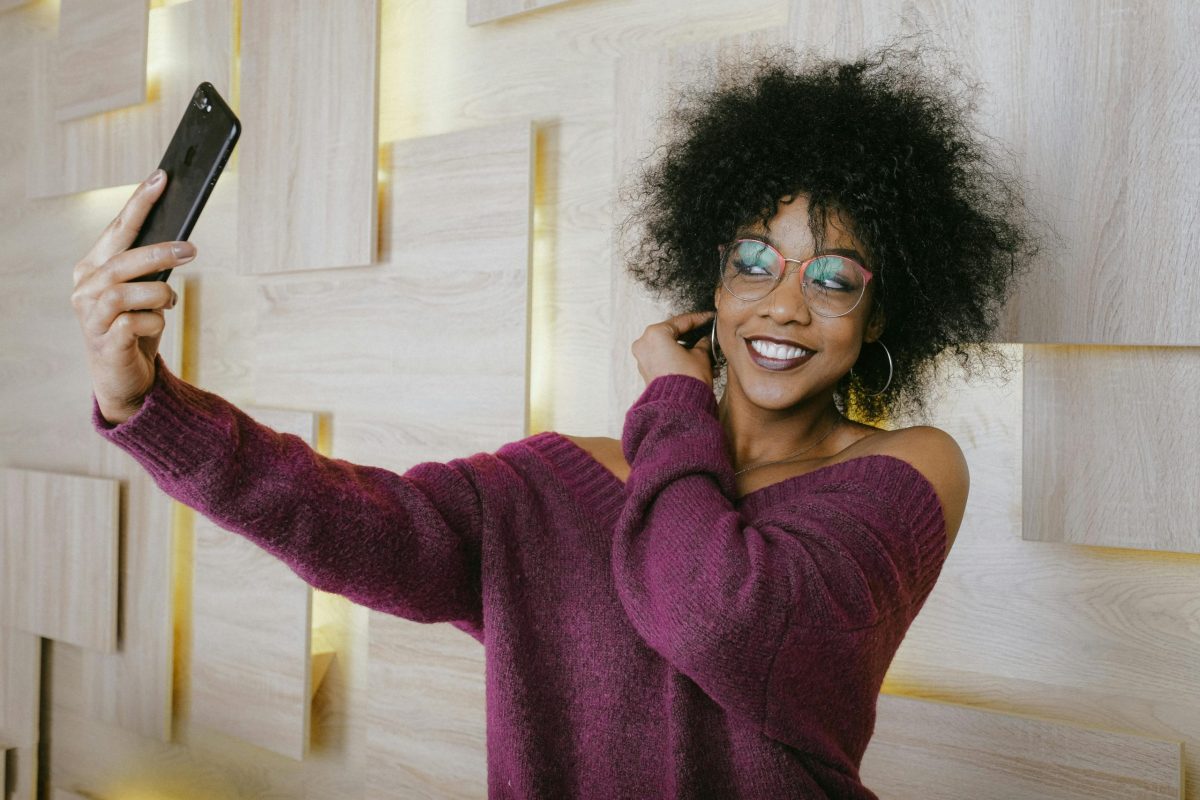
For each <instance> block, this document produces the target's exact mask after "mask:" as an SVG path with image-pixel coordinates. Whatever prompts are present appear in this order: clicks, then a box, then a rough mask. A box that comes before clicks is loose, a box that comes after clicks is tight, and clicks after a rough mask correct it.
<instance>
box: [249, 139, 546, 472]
mask: <svg viewBox="0 0 1200 800" xmlns="http://www.w3.org/2000/svg"><path fill="white" fill-rule="evenodd" d="M385 155H386V157H387V163H389V164H390V173H389V179H388V183H387V187H388V192H387V193H386V195H385V197H386V201H385V202H386V212H385V213H386V215H387V216H386V218H385V219H386V220H387V222H386V223H385V229H384V230H383V231H382V235H381V237H380V238H381V243H382V247H383V252H382V255H381V258H382V261H383V264H382V265H381V266H380V267H376V268H371V269H370V270H365V271H362V272H355V273H351V272H345V271H341V272H339V273H337V275H336V279H335V278H334V277H330V278H328V279H325V280H313V279H311V278H309V279H306V280H300V279H299V278H296V279H292V280H287V281H285V280H281V279H278V280H272V281H271V282H270V283H264V284H263V285H262V287H261V290H260V302H259V307H258V309H257V313H256V317H257V320H258V324H257V327H256V329H255V331H254V333H253V338H254V341H255V342H256V343H257V344H258V350H257V352H258V354H259V359H258V361H257V363H256V365H255V369H254V371H255V374H256V375H257V378H258V380H259V382H260V386H261V387H262V389H260V397H261V399H262V402H263V403H268V404H284V403H286V402H288V399H289V398H299V397H303V398H304V400H305V403H306V404H307V405H310V406H312V407H315V408H320V409H321V410H323V411H325V410H327V411H331V412H333V419H334V428H333V441H334V447H335V453H336V455H337V456H338V457H339V458H345V459H348V460H351V461H357V462H359V463H368V464H378V465H383V466H387V467H389V468H393V469H403V468H407V467H409V466H412V465H413V464H415V463H417V462H418V461H424V460H445V459H449V458H454V457H457V456H462V455H467V454H469V453H471V452H475V451H476V450H480V449H484V448H489V447H498V446H499V445H501V444H503V443H504V442H507V441H511V440H512V439H513V438H519V437H520V435H521V433H522V431H523V429H524V420H525V398H526V370H525V363H526V324H527V322H526V320H527V317H528V311H527V309H528V305H527V297H528V265H529V230H530V195H531V185H532V184H531V172H532V159H533V153H532V136H531V132H530V124H529V122H528V121H523V122H519V123H507V124H504V125H497V126H489V127H486V128H480V129H476V130H469V131H461V132H457V133H452V134H445V135H443V136H437V137H425V138H420V139H414V140H407V141H400V142H396V143H394V144H393V145H391V146H389V147H388V148H386V149H385ZM318 323H319V324H318ZM350 385H353V386H354V387H355V391H347V386H350Z"/></svg>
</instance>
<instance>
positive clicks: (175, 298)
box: [167, 289, 179, 308]
mask: <svg viewBox="0 0 1200 800" xmlns="http://www.w3.org/2000/svg"><path fill="white" fill-rule="evenodd" d="M177 302H179V295H177V294H175V290H174V289H172V290H171V303H170V304H169V305H168V306H167V308H174V307H175V304H176V303H177Z"/></svg>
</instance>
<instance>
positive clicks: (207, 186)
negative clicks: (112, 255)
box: [130, 81, 242, 281]
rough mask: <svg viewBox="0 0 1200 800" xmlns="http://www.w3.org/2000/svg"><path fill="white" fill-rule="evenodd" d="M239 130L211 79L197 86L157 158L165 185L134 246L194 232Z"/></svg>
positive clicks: (155, 277) (152, 277)
mask: <svg viewBox="0 0 1200 800" xmlns="http://www.w3.org/2000/svg"><path fill="white" fill-rule="evenodd" d="M241 132H242V124H241V123H240V122H239V121H238V118H237V117H236V116H235V115H234V113H233V111H232V110H231V109H230V108H229V104H228V103H226V102H225V100H224V99H223V98H222V97H221V95H220V94H218V93H217V90H216V89H214V88H213V85H212V84H211V83H209V82H207V81H205V82H204V83H201V84H200V85H199V86H197V87H196V91H195V92H194V93H193V94H192V99H191V102H189V103H188V107H187V110H186V111H184V112H183V119H181V120H179V127H177V128H176V129H175V135H174V136H172V137H171V143H170V144H169V145H167V151H166V153H164V154H163V157H162V161H160V162H159V164H158V166H159V167H160V168H161V169H162V170H163V171H164V172H165V173H167V188H166V189H164V190H163V193H162V195H160V196H159V198H158V200H157V202H155V204H154V207H153V208H151V209H150V213H149V214H148V215H147V216H146V221H145V222H144V223H143V224H142V230H141V232H140V233H138V236H137V238H136V239H134V241H133V244H131V245H130V248H134V247H141V246H142V245H146V244H157V243H158V242H173V241H183V240H185V239H187V238H188V236H190V235H191V233H192V228H193V227H195V225H196V220H198V219H199V218H200V212H201V211H203V210H204V204H205V203H206V202H208V196H209V195H210V194H212V190H213V187H214V186H216V185H217V178H219V177H220V176H221V170H222V169H224V167H225V163H226V162H227V161H229V156H230V155H231V154H232V153H233V147H234V145H235V144H237V140H238V136H239V135H241ZM170 275H171V270H169V269H165V270H162V271H161V272H155V273H151V274H149V275H141V276H139V277H137V278H134V279H133V280H135V281H165V280H166V279H167V278H168V277H170Z"/></svg>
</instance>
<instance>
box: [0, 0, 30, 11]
mask: <svg viewBox="0 0 1200 800" xmlns="http://www.w3.org/2000/svg"><path fill="white" fill-rule="evenodd" d="M28 2H29V0H0V12H3V11H8V10H9V9H10V8H16V7H18V6H23V5H25V4H26V3H28Z"/></svg>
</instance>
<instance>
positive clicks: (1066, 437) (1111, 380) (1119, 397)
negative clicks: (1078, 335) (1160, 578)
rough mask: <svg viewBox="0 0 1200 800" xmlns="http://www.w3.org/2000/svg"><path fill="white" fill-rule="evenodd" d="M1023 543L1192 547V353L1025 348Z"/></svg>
mask: <svg viewBox="0 0 1200 800" xmlns="http://www.w3.org/2000/svg"><path fill="white" fill-rule="evenodd" d="M1024 369H1025V381H1024V385H1025V413H1024V426H1023V435H1024V472H1023V474H1024V494H1023V497H1024V503H1023V506H1022V511H1023V524H1022V527H1021V531H1022V535H1023V536H1024V538H1025V539H1027V540H1030V541H1043V542H1072V543H1075V544H1087V545H1102V546H1106V547H1127V548H1134V549H1140V550H1159V551H1164V552H1176V553H1200V524H1198V523H1197V520H1198V519H1200V494H1197V491H1196V487H1198V486H1200V462H1198V461H1197V460H1196V458H1195V457H1194V456H1195V453H1197V452H1200V429H1198V428H1197V427H1196V426H1195V425H1193V424H1189V421H1188V420H1189V418H1190V412H1191V408H1190V407H1191V406H1192V405H1194V403H1195V401H1194V398H1195V396H1196V393H1197V391H1200V350H1198V349H1196V348H1175V347H1072V346H1065V345H1064V346H1061V347H1055V346H1052V345H1043V346H1036V347H1027V348H1025V361H1024Z"/></svg>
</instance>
